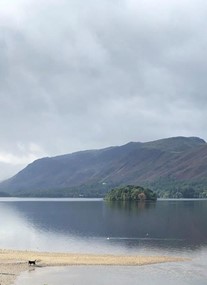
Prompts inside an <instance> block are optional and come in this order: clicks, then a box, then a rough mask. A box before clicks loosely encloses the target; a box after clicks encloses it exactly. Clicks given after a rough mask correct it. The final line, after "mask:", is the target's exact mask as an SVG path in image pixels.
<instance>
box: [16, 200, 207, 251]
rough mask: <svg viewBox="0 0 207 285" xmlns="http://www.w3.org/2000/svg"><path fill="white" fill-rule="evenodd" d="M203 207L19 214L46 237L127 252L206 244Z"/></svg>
mask: <svg viewBox="0 0 207 285" xmlns="http://www.w3.org/2000/svg"><path fill="white" fill-rule="evenodd" d="M206 206H207V201H157V203H138V204H136V203H117V202H115V203H104V202H102V201H96V202H94V201H87V202H83V201H82V202H26V203H25V202H18V203H15V204H13V206H12V207H14V208H15V210H16V211H17V212H20V213H21V216H23V217H25V219H26V220H28V221H29V223H30V224H33V225H34V227H35V228H36V227H38V228H39V229H40V230H42V231H44V232H53V233H61V234H62V235H65V238H66V239H67V236H70V235H73V236H77V237H79V238H81V237H95V238H96V237H97V238H98V237H99V238H100V237H101V238H104V239H106V238H107V237H110V238H114V241H113V243H114V242H116V241H117V242H118V243H120V242H124V243H125V244H126V245H127V244H130V246H132V245H133V246H135V247H137V246H140V245H141V243H143V242H144V243H145V244H147V246H150V245H152V244H156V246H158V247H159V246H162V247H165V246H166V247H168V246H170V245H172V244H174V245H176V246H178V247H179V246H180V247H181V248H182V247H188V246H194V245H195V246H196V245H197V246H199V245H202V244H205V245H206V244H207V238H206V237H207V220H206Z"/></svg>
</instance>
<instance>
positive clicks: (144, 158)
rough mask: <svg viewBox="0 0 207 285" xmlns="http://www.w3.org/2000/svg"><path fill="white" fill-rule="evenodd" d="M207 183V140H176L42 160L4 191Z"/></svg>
mask: <svg viewBox="0 0 207 285" xmlns="http://www.w3.org/2000/svg"><path fill="white" fill-rule="evenodd" d="M206 178H207V144H206V143H205V141H204V140H202V139H200V138H196V137H190V138H186V137H175V138H168V139H161V140H157V141H153V142H147V143H139V142H138V143H135V142H131V143H128V144H126V145H123V146H117V147H109V148H106V149H100V150H90V151H82V152H76V153H72V154H67V155H62V156H57V157H51V158H42V159H39V160H36V161H34V162H33V163H31V164H29V165H28V166H27V167H26V168H24V169H23V170H22V171H20V172H19V173H18V174H17V175H15V176H14V177H12V178H10V179H8V180H6V181H4V182H2V183H1V184H0V190H1V191H4V192H8V193H10V194H12V195H19V194H25V193H26V195H32V196H33V195H34V196H35V195H43V196H44V193H45V195H46V196H50V194H51V195H53V194H54V195H55V196H58V195H60V196H62V195H63V193H64V195H66V196H67V195H69V194H68V193H70V189H73V191H76V190H77V189H81V193H83V194H84V193H86V192H87V189H92V188H94V189H97V191H106V190H107V189H109V188H110V187H112V186H113V187H114V186H119V185H128V184H133V185H147V186H151V187H152V188H153V187H154V186H153V185H156V187H155V188H157V185H159V181H161V183H160V187H162V183H163V181H164V185H165V187H166V183H167V182H168V181H169V183H170V185H171V184H172V183H174V182H175V185H176V183H177V182H179V181H180V182H182V183H183V182H185V181H187V182H189V183H195V182H196V183H202V185H204V184H205V182H203V181H205V179H206ZM172 181H174V182H172ZM103 185H104V186H103ZM206 185H207V184H206ZM74 189H75V190H74ZM52 193H53V194H52ZM71 193H73V192H71ZM77 193H80V192H77ZM96 193H97V192H96ZM73 195H74V194H73Z"/></svg>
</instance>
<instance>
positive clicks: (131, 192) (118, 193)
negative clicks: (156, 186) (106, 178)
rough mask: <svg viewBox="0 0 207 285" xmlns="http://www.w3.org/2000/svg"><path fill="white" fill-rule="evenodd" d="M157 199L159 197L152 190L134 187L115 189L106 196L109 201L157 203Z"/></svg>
mask: <svg viewBox="0 0 207 285" xmlns="http://www.w3.org/2000/svg"><path fill="white" fill-rule="evenodd" d="M156 199H157V195H156V193H154V192H153V191H152V190H150V189H147V188H143V187H141V186H134V185H127V186H125V187H119V188H114V189H112V190H110V191H109V192H108V193H107V194H106V196H105V200H107V201H145V200H152V201H155V200H156Z"/></svg>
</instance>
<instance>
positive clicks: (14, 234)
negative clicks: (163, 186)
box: [0, 198, 207, 285]
mask: <svg viewBox="0 0 207 285" xmlns="http://www.w3.org/2000/svg"><path fill="white" fill-rule="evenodd" d="M206 217H207V200H159V201H157V202H156V203H125V204H123V203H113V204H110V203H105V202H104V201H102V200H99V199H90V200H86V199H17V198H16V199H14V198H1V199H0V244H1V248H10V249H11V248H13V249H27V250H40V251H58V252H61V251H62V252H72V253H74V252H77V253H78V252H79V253H104V254H108V253H110V254H127V255H133V254H136V255H172V256H183V257H190V258H192V261H189V262H184V263H171V264H169V263H168V264H157V265H150V266H142V267H119V266H118V267H117V266H114V267H104V266H99V267H94V266H91V267H88V266H78V267H74V266H73V267H66V268H57V269H56V270H55V269H54V268H52V269H51V268H40V269H39V270H35V271H33V272H30V273H24V274H23V275H22V276H21V277H20V278H19V279H18V280H17V283H15V284H16V285H20V284H21V285H24V284H32V285H36V284H38V285H39V284H40V285H41V284H44V283H45V284H48V285H49V284H51V285H54V284H58V283H59V282H60V279H61V284H63V285H64V284H76V285H80V284H90V285H95V284H100V285H108V284H110V283H111V284H112V283H114V282H119V285H122V284H126V283H127V284H128V285H131V284H142V285H150V284H153V285H156V284H159V285H164V284H166V282H167V283H168V285H170V284H177V285H184V284H192V285H204V284H206V283H207V273H206V266H207V219H206ZM35 282H36V283H35Z"/></svg>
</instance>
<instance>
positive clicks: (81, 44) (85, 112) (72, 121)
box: [0, 0, 207, 179]
mask: <svg viewBox="0 0 207 285" xmlns="http://www.w3.org/2000/svg"><path fill="white" fill-rule="evenodd" d="M206 90H207V2H206V0H203V1H202V0H182V1H180V0H168V1H166V0H156V1H154V0H104V1H103V0H88V1H83V0H38V1H36V0H34V1H33V0H0V108H1V109H0V110H1V120H0V136H1V139H0V179H3V178H6V177H9V176H10V175H12V174H14V173H16V172H17V171H18V170H20V169H22V168H23V167H24V166H26V165H27V164H28V163H30V162H32V161H33V160H35V159H37V158H40V157H43V156H54V155H59V154H65V153H71V152H74V151H77V150H85V149H93V148H102V147H107V146H111V145H122V144H125V143H127V142H129V141H142V142H144V141H150V140H155V139H159V138H165V137H171V136H179V135H182V136H199V137H201V138H203V139H205V140H207V127H206V122H207V95H206V93H207V91H206Z"/></svg>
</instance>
